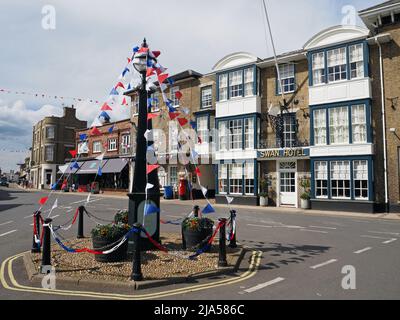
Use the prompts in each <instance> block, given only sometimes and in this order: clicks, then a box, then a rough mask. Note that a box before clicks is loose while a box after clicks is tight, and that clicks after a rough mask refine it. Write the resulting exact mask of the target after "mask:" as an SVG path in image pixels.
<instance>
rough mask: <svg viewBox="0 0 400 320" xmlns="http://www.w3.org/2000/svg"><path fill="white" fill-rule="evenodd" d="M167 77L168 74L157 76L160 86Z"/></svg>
mask: <svg viewBox="0 0 400 320" xmlns="http://www.w3.org/2000/svg"><path fill="white" fill-rule="evenodd" d="M168 77H169V74H168V73H166V74H159V75H158V82H159V83H160V84H161V83H164V81H165V80H167V79H168Z"/></svg>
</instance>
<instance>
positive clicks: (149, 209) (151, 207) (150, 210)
mask: <svg viewBox="0 0 400 320" xmlns="http://www.w3.org/2000/svg"><path fill="white" fill-rule="evenodd" d="M145 207H146V211H145V213H144V215H145V216H147V215H149V214H153V213H158V212H160V209H158V208H157V207H156V206H155V205H153V204H149V205H146V206H145Z"/></svg>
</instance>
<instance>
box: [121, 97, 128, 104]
mask: <svg viewBox="0 0 400 320" xmlns="http://www.w3.org/2000/svg"><path fill="white" fill-rule="evenodd" d="M122 105H123V106H127V105H128V102H126V98H125V97H124V99H123V100H122Z"/></svg>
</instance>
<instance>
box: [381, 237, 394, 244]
mask: <svg viewBox="0 0 400 320" xmlns="http://www.w3.org/2000/svg"><path fill="white" fill-rule="evenodd" d="M395 241H397V239H394V238H393V239H390V240H388V241H384V242H382V243H383V244H389V243H392V242H395Z"/></svg>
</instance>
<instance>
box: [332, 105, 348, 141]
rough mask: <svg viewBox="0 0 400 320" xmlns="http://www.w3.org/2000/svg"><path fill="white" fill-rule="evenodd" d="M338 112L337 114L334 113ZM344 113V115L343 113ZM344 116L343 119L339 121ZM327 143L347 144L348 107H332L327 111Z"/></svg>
mask: <svg viewBox="0 0 400 320" xmlns="http://www.w3.org/2000/svg"><path fill="white" fill-rule="evenodd" d="M334 112H339V113H336V114H335V113H334ZM343 112H344V113H343ZM342 114H344V115H345V118H344V119H341V115H342ZM328 116H329V142H330V144H331V145H343V144H349V107H348V106H342V107H334V108H329V109H328Z"/></svg>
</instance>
